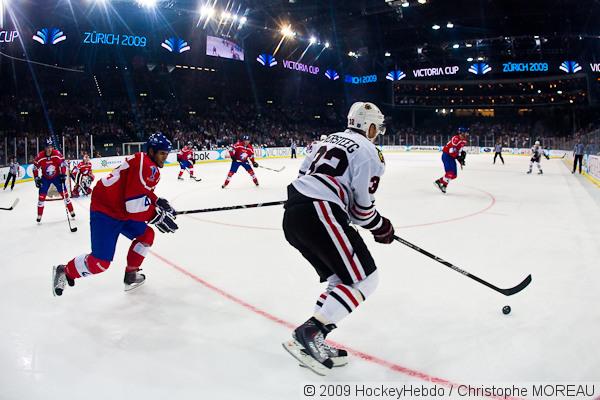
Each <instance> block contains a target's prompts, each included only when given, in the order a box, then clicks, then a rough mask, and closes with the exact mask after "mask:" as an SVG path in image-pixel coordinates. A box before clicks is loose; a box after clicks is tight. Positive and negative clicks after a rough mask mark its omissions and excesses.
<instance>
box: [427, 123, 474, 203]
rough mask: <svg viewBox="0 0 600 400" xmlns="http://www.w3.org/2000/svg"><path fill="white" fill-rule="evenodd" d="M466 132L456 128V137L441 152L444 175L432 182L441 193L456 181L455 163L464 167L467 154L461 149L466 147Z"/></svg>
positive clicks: (461, 128) (465, 129)
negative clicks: (452, 181)
mask: <svg viewBox="0 0 600 400" xmlns="http://www.w3.org/2000/svg"><path fill="white" fill-rule="evenodd" d="M468 132H469V130H468V129H467V128H463V127H460V128H458V135H454V136H453V137H452V139H450V141H449V142H448V143H446V145H445V146H444V148H443V150H442V162H443V163H444V170H445V171H446V174H445V175H444V176H442V177H441V178H440V179H438V180H436V181H435V182H434V183H435V185H436V186H437V187H438V188H439V189H440V190H441V191H442V193H446V189H447V188H448V183H450V181H451V180H453V179H456V177H457V175H458V170H457V169H456V161H458V162H459V163H460V165H461V168H462V167H463V166H464V165H465V158H466V157H467V152H466V151H464V150H463V147H465V146H466V145H467V139H468V135H469V133H468Z"/></svg>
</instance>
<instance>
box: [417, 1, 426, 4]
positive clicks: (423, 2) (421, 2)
mask: <svg viewBox="0 0 600 400" xmlns="http://www.w3.org/2000/svg"><path fill="white" fill-rule="evenodd" d="M417 2H418V3H419V4H425V3H427V0H418V1H417Z"/></svg>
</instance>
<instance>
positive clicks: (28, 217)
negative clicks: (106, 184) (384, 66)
mask: <svg viewBox="0 0 600 400" xmlns="http://www.w3.org/2000/svg"><path fill="white" fill-rule="evenodd" d="M528 161H529V160H528V159H527V158H525V157H506V162H507V165H504V166H503V165H499V164H496V165H492V163H491V157H490V156H489V155H479V156H470V157H469V158H468V159H467V167H466V168H465V169H464V170H463V171H459V178H458V179H457V180H456V181H454V182H452V183H451V184H450V187H449V190H448V194H447V195H445V196H444V195H442V194H441V193H439V191H438V189H437V188H435V187H434V185H433V180H434V179H436V178H438V177H439V176H440V175H441V167H442V166H441V162H440V160H439V154H392V155H388V156H387V173H386V175H385V176H384V178H383V179H382V181H381V185H380V189H379V191H378V193H377V199H378V208H379V210H380V212H381V213H382V214H383V215H385V216H387V217H388V218H390V219H391V220H392V221H393V222H394V224H395V226H396V228H397V233H398V234H399V235H400V236H402V237H404V238H406V239H407V240H409V241H411V242H414V243H415V244H417V245H419V246H421V247H423V248H424V249H426V250H429V251H431V252H433V253H434V254H437V255H439V256H441V257H442V258H445V259H447V260H448V261H450V262H453V263H455V264H456V265H458V266H460V267H462V268H464V269H466V270H468V271H469V272H471V273H473V274H476V275H479V276H480V277H482V278H484V279H486V280H488V281H490V282H493V283H495V284H496V285H498V286H501V287H509V286H513V285H516V284H517V283H518V282H520V281H521V280H522V279H523V278H525V276H527V275H528V274H532V275H533V283H532V284H531V286H530V287H528V288H527V289H525V290H524V291H523V292H522V293H520V294H517V295H515V296H513V297H509V298H507V297H504V296H502V295H501V294H498V293H496V292H493V291H491V290H490V289H488V288H486V287H484V286H481V285H479V284H478V283H476V282H474V281H472V280H470V279H468V278H466V277H464V276H462V275H460V274H458V273H456V272H454V271H451V270H450V269H448V268H447V267H445V266H443V265H441V264H438V263H436V262H435V261H433V260H430V259H428V258H426V257H425V256H423V255H421V254H419V253H417V252H415V251H413V250H411V249H409V248H407V247H404V246H402V245H400V244H399V243H394V244H392V245H389V246H385V245H380V244H376V243H375V242H374V241H373V240H372V239H371V236H370V234H369V233H368V232H362V235H363V237H364V239H365V240H366V242H367V244H368V246H369V248H370V249H371V251H372V254H373V256H374V258H375V260H376V262H377V264H378V267H379V269H380V277H381V283H380V286H379V288H378V289H377V291H376V292H375V294H374V295H373V296H372V297H371V298H369V299H368V300H367V301H366V302H365V303H364V304H363V305H361V307H360V308H359V309H358V310H357V311H356V312H355V313H354V314H353V315H351V316H350V317H348V318H347V319H346V320H345V321H343V322H342V323H340V324H339V329H338V330H336V331H335V332H334V333H333V334H332V335H331V336H330V338H331V339H332V340H335V341H336V342H338V343H342V344H343V345H345V346H348V347H350V348H351V349H354V350H356V351H359V352H362V353H364V354H363V357H362V358H361V356H360V355H357V354H353V355H352V358H351V361H350V364H349V365H348V366H346V367H344V368H340V369H335V370H334V371H332V373H331V374H330V375H329V376H328V377H326V378H320V377H317V376H316V375H314V374H312V373H311V372H309V371H308V370H306V369H303V368H299V367H298V366H297V363H296V362H295V361H294V360H293V359H292V358H291V357H290V356H289V355H288V354H287V353H286V352H285V351H284V350H283V349H282V347H281V342H282V341H284V340H287V339H288V338H289V336H290V332H291V329H290V327H291V326H295V325H297V324H299V323H301V322H303V321H304V320H305V319H307V318H308V317H309V316H310V315H311V313H312V308H313V304H314V301H315V300H316V298H317V296H318V295H319V293H320V292H321V290H322V285H321V284H319V283H318V279H317V276H316V274H315V273H314V271H313V270H312V267H310V265H309V264H307V262H306V261H305V260H304V259H303V258H302V257H301V256H300V254H299V253H297V251H296V250H295V249H293V248H292V247H291V246H289V245H288V244H287V242H286V241H285V239H284V237H283V232H282V230H281V228H280V227H281V220H282V215H283V209H282V207H279V206H276V207H269V208H264V209H249V210H239V211H226V212H219V213H212V214H196V215H193V216H192V215H191V216H181V217H179V218H178V219H177V222H178V224H179V227H180V229H179V231H178V232H177V233H176V234H174V235H161V234H160V233H157V239H156V241H155V244H154V246H153V247H152V252H153V253H152V254H151V255H149V256H148V258H147V259H146V261H145V263H144V265H143V268H144V272H145V273H146V276H147V281H146V284H145V285H144V286H143V287H142V288H140V289H139V290H138V291H136V292H134V293H128V294H125V293H124V292H123V287H122V286H123V284H122V278H123V267H124V263H125V255H126V252H127V249H128V247H129V241H128V240H127V239H126V238H124V237H121V239H120V240H119V243H118V247H117V252H116V255H115V261H114V263H113V264H112V266H111V268H110V269H109V270H108V271H107V272H105V273H104V274H102V275H99V276H94V277H90V278H85V279H80V280H78V281H77V283H76V286H75V287H74V288H70V287H68V288H67V290H66V291H65V293H64V295H63V296H62V297H56V298H55V297H53V296H52V294H51V287H50V274H51V266H52V265H54V264H58V263H65V262H66V261H68V260H69V259H70V258H72V257H74V256H77V255H79V254H82V253H86V252H88V251H89V250H90V247H89V225H88V221H89V211H88V207H89V199H85V198H84V199H76V200H74V203H75V209H76V212H77V223H78V226H79V231H78V232H77V233H70V232H69V230H68V228H67V224H66V221H65V218H66V217H65V212H64V207H63V206H62V203H61V202H51V203H47V204H46V211H45V215H44V219H43V224H42V225H40V226H37V225H36V224H35V205H36V200H37V199H36V191H35V187H34V185H33V183H27V184H20V185H17V186H16V188H15V191H14V192H13V193H7V192H0V206H5V205H6V204H8V203H10V202H11V201H12V199H14V198H15V197H17V196H18V197H20V199H21V203H20V204H19V205H18V207H17V208H16V209H15V210H14V211H10V212H7V211H0V213H1V214H0V220H1V224H0V233H1V237H2V242H1V243H2V244H1V251H0V257H1V261H2V262H0V399H2V400H8V399H58V398H60V399H88V400H92V399H125V398H127V399H136V398H140V399H144V400H149V399H236V398H238V399H241V398H243V399H254V398H256V399H292V398H293V399H295V398H299V395H300V389H301V383H304V382H338V381H365V382H372V381H405V382H407V381H413V382H414V381H417V382H418V381H419V379H420V378H418V377H414V376H410V372H409V370H412V371H418V372H420V373H422V374H424V375H423V376H429V377H436V378H441V379H446V380H449V381H452V382H457V383H479V382H525V381H553V380H563V381H565V380H566V381H569V380H570V381H594V380H599V379H598V378H599V377H600V334H599V332H600V290H598V287H599V285H600V207H599V204H600V202H598V196H597V191H600V189H597V188H594V187H591V184H590V183H589V182H585V180H584V179H582V178H580V177H574V176H572V175H571V174H570V171H569V170H568V168H567V167H565V165H564V164H563V162H562V161H560V160H550V161H547V160H544V161H543V167H544V171H545V174H544V175H543V176H538V175H526V174H525V171H526V169H527V165H528ZM261 163H264V165H265V166H270V167H279V166H282V165H285V166H286V167H287V168H286V169H285V170H284V171H283V172H281V173H274V172H271V171H267V170H265V169H258V170H257V175H258V178H259V180H260V182H261V187H260V188H255V187H254V185H253V184H252V182H251V181H250V179H249V177H248V176H247V174H246V173H245V172H244V171H243V170H240V172H239V173H238V174H237V175H235V176H234V178H233V181H232V183H231V185H230V187H229V188H227V189H226V190H222V189H221V187H220V186H221V184H222V181H223V180H224V178H225V175H226V173H227V170H228V167H229V165H228V164H226V163H214V164H206V165H198V166H196V170H197V173H198V175H199V176H201V177H202V178H203V181H202V182H198V183H197V182H192V181H190V180H188V179H186V180H185V181H184V182H179V181H177V180H176V174H177V172H178V169H177V168H165V169H163V171H162V174H163V175H162V179H161V182H160V184H159V187H158V190H157V192H158V194H159V195H160V196H164V197H166V198H168V199H170V200H171V202H172V204H173V205H174V206H175V207H176V208H177V209H181V210H183V209H197V208H205V207H217V206H222V205H234V204H243V203H253V202H258V201H272V200H280V199H284V198H285V187H286V185H287V184H288V183H289V182H290V181H291V180H292V179H293V178H294V177H295V174H296V171H297V168H298V166H299V164H300V160H287V159H274V160H264V161H261ZM534 173H535V171H534ZM207 284H208V285H212V286H211V287H215V288H218V289H219V290H220V292H218V291H215V290H213V289H210V288H209V287H208V286H207ZM228 296H234V297H235V298H237V299H239V300H240V301H241V302H245V303H244V304H245V306H244V305H242V304H240V302H236V301H233V300H232V299H231V298H230V297H228ZM506 304H509V305H511V307H512V313H511V314H510V315H508V316H504V315H503V314H502V312H501V309H502V306H504V305H506ZM265 313H266V314H268V315H270V316H272V317H275V318H279V319H280V321H279V322H276V321H275V320H274V319H273V318H271V319H270V318H268V317H265ZM366 356H371V357H373V358H371V359H369V360H366V359H365V357H366ZM367 358H368V357H367ZM386 362H387V363H386Z"/></svg>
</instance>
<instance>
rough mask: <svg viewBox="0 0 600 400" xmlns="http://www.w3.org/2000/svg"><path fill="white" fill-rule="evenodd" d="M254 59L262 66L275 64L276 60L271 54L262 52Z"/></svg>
mask: <svg viewBox="0 0 600 400" xmlns="http://www.w3.org/2000/svg"><path fill="white" fill-rule="evenodd" d="M256 61H258V62H259V63H260V65H262V66H264V67H274V66H276V65H277V60H276V59H275V57H274V56H273V55H271V54H267V53H263V54H261V55H259V56H258V57H256Z"/></svg>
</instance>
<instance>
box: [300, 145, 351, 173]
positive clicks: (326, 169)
mask: <svg viewBox="0 0 600 400" xmlns="http://www.w3.org/2000/svg"><path fill="white" fill-rule="evenodd" d="M334 158H335V159H337V161H338V163H337V165H336V166H335V167H333V166H331V165H330V164H327V163H324V162H321V159H324V160H332V159H334ZM319 163H320V165H319ZM347 168H348V156H347V155H346V152H345V151H344V150H342V149H340V148H339V147H333V148H331V149H329V150H327V147H326V146H322V147H321V148H319V151H317V154H316V157H315V161H313V163H312V164H311V165H310V168H309V170H308V174H309V175H312V174H324V175H329V176H342V175H344V172H346V169H347Z"/></svg>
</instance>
